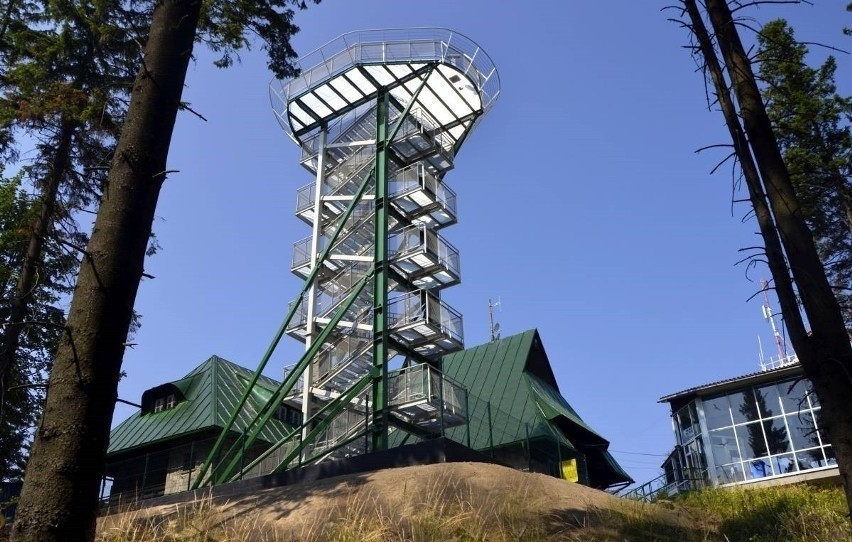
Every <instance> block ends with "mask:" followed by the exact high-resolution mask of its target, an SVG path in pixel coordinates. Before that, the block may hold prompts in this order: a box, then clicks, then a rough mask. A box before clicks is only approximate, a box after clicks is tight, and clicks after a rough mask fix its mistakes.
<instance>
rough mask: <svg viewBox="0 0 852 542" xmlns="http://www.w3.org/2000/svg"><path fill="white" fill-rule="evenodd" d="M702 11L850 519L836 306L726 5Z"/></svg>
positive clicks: (845, 377) (846, 369) (850, 381)
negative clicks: (783, 265)
mask: <svg viewBox="0 0 852 542" xmlns="http://www.w3.org/2000/svg"><path fill="white" fill-rule="evenodd" d="M706 6H707V12H708V14H709V16H710V21H711V23H712V26H713V30H714V33H715V35H716V37H717V42H718V45H719V49H720V51H721V52H722V56H723V58H724V60H725V65H726V66H727V70H728V74H729V75H730V77H731V81H732V83H733V90H734V93H735V95H736V97H737V102H738V103H739V106H740V110H739V114H740V117H741V118H742V120H743V126H744V129H745V134H746V136H747V137H748V143H749V146H750V149H751V153H752V154H753V156H754V159H755V162H756V164H757V168H758V171H759V173H760V177H761V178H762V179H763V186H764V187H765V193H766V197H767V199H768V201H769V205H770V208H771V212H772V215H773V217H774V221H775V225H776V228H777V231H778V235H779V236H780V240H781V244H782V247H783V249H784V252H785V254H786V256H787V262H788V263H789V268H790V272H791V273H792V276H793V279H794V281H795V284H796V287H797V290H798V294H799V297H800V299H801V306H802V308H803V309H804V311H805V315H806V316H807V319H808V322H809V323H810V326H811V331H810V333H803V332H802V330H801V329H795V328H794V329H790V339H791V342H792V343H793V347H794V349H795V350H796V354H797V355H798V357H799V361H800V363H801V365H802V368H803V369H804V372H805V375H806V376H807V377H808V378H809V379H810V380H811V382H812V383H813V386H814V391H816V394H817V395H818V396H819V399H820V403H821V405H822V414H823V418H824V420H825V423H826V429H827V430H828V432H829V433H830V437H831V444H832V447H833V449H834V452H835V454H836V456H837V462H838V466H839V467H840V473H841V477H842V478H843V482H844V488H845V491H846V497H847V502H848V504H849V507H850V512H852V486H851V485H850V483H849V482H850V479H849V475H850V473H852V408H849V407H848V406H847V404H848V403H847V401H848V397H849V396H850V394H852V346H850V343H849V336H848V334H847V331H846V326H845V325H844V321H843V316H842V312H841V308H840V305H839V303H838V301H837V298H836V297H835V296H834V292H833V291H832V288H831V285H830V284H829V281H828V278H827V277H826V273H825V268H824V267H823V265H822V262H821V261H820V258H819V254H818V252H817V249H816V245H815V243H814V240H813V236H812V234H811V232H810V230H809V228H808V226H807V224H806V222H805V219H804V216H803V213H802V212H801V210H800V208H799V202H798V199H797V198H796V196H795V192H794V188H793V184H792V182H791V181H790V176H789V173H788V171H787V167H786V165H785V163H784V160H783V158H782V155H781V151H780V149H779V147H778V143H777V141H776V139H775V135H774V132H773V131H772V124H771V123H770V121H769V117H768V116H767V114H766V107H765V105H764V103H763V99H762V97H761V94H760V90H759V89H758V86H757V82H756V79H755V76H754V72H753V71H752V68H751V61H750V60H749V58H748V56H747V54H746V52H745V49H744V47H743V45H742V42H741V41H740V38H739V35H738V33H737V30H736V27H735V25H734V21H733V17H732V14H731V11H730V8H729V7H728V4H727V2H726V1H725V0H707V2H706ZM773 275H774V273H773ZM777 286H778V285H777V284H776V287H777ZM779 299H780V296H779ZM782 307H783V306H782ZM784 316H785V319H786V318H789V317H790V314H788V313H785V314H784Z"/></svg>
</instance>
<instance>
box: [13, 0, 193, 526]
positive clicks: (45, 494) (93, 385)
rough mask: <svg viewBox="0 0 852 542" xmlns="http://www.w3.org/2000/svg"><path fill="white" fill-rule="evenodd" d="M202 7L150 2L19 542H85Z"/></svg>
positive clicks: (32, 463) (57, 366)
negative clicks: (150, 10) (149, 15)
mask: <svg viewBox="0 0 852 542" xmlns="http://www.w3.org/2000/svg"><path fill="white" fill-rule="evenodd" d="M200 9H201V0H160V1H158V2H157V3H156V6H155V7H154V12H153V18H152V23H151V31H150V34H149V37H148V41H147V44H146V46H145V56H144V62H143V65H142V67H141V69H140V71H139V73H138V74H137V77H136V81H135V83H134V87H133V93H132V96H131V103H130V107H129V110H128V113H127V119H126V122H125V125H124V128H123V130H122V134H121V138H120V139H119V142H118V145H117V148H116V153H115V157H114V159H113V162H112V166H111V169H110V174H109V184H108V188H107V191H106V193H105V194H104V198H103V201H102V203H101V206H100V210H99V212H98V216H97V219H96V221H95V225H94V229H93V231H92V235H91V238H90V241H89V244H88V247H87V254H86V257H85V258H84V261H83V264H82V266H81V269H80V274H79V276H78V278H77V286H76V289H75V291H74V297H73V299H72V302H71V309H70V312H69V315H68V320H67V332H66V333H65V334H64V335H63V338H62V340H61V342H60V345H59V350H58V352H57V355H56V358H55V360H54V362H53V370H52V372H51V377H50V383H49V388H48V392H47V399H46V402H45V408H44V415H43V418H42V423H41V426H40V427H39V430H38V432H37V433H36V438H35V442H34V444H33V448H32V453H31V455H30V460H29V463H28V465H27V471H26V475H25V478H24V479H25V482H24V488H23V492H22V494H21V499H20V503H19V505H18V510H17V516H16V521H15V524H14V526H13V529H12V540H14V541H16V542H22V541H26V542H48V541H50V542H60V541H63V542H64V541H77V540H80V541H91V540H93V538H94V531H95V518H96V513H97V506H98V500H97V499H98V487H99V484H100V480H101V477H102V476H103V472H104V458H105V455H106V449H107V445H108V440H109V430H110V425H111V423H112V413H113V409H114V407H115V400H116V397H117V388H118V379H119V373H120V371H121V361H122V357H123V354H124V348H125V344H124V343H125V341H126V338H127V332H128V329H129V326H130V321H131V317H132V312H133V305H134V302H135V298H136V292H137V290H138V287H139V281H140V279H141V276H142V272H143V262H144V258H145V250H146V247H147V243H148V240H149V237H150V234H151V224H152V222H153V218H154V211H155V207H156V204H157V198H158V196H159V192H160V188H161V186H162V183H163V181H164V179H165V175H166V173H165V169H166V159H167V156H168V149H169V143H170V141H171V136H172V130H173V128H174V123H175V118H176V116H177V111H178V108H179V105H180V98H181V92H182V90H183V85H184V79H185V77H186V70H187V67H188V63H189V59H190V55H191V53H192V45H193V41H194V38H195V32H196V27H197V25H198V18H199V12H200Z"/></svg>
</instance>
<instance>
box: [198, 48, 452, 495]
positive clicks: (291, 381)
mask: <svg viewBox="0 0 852 542" xmlns="http://www.w3.org/2000/svg"><path fill="white" fill-rule="evenodd" d="M435 67H436V64H430V65H429V66H427V67H425V69H421V70H418V71H417V73H416V75H415V77H420V78H421V81H420V84H419V85H418V87H417V90H416V91H415V92H414V94H413V95H412V98H411V100H410V101H409V103H408V105H407V106H406V108H405V110H404V111H403V113H402V115H401V116H400V118H399V120H398V121H397V122H396V123H395V125H394V127H393V128H392V129H391V131H390V133H389V134H388V135H387V136H385V135H384V134H383V137H381V138H377V139H378V141H377V144H378V145H380V146H381V147H382V149H383V151H384V152H385V153H386V152H387V147H389V146H390V145H391V143H392V142H393V140H394V138H395V137H396V135H397V133H398V132H399V130H400V128H401V127H402V123H403V121H404V120H405V118H406V117H407V116H408V114H409V113H410V111H411V107H412V106H413V105H414V103H415V102H416V100H417V98H418V96H419V95H420V92H421V91H422V90H423V88H424V87H425V86H426V81H427V80H428V78H429V75H431V73H432V71H433V70H434V69H435ZM384 95H385V96H386V97H387V96H388V94H387V93H384ZM385 102H386V100H385ZM379 108H380V109H381V108H382V104H381V99H380V103H379ZM384 113H385V120H384V123H383V124H384V129H385V130H386V129H387V126H386V125H387V103H385V106H384ZM377 155H378V149H377ZM378 163H379V161H378V159H377V160H376V161H375V162H374V164H373V167H372V168H371V170H370V172H369V173H368V174H367V175H365V176H364V178H363V180H362V182H361V184H360V186H359V188H358V190H357V191H356V192H355V194H354V195H353V197H352V201H351V202H350V203H349V205H348V206H347V208H346V210H345V211H344V213H343V214H342V215H341V216H340V217H339V218H338V220H337V224H336V227H335V229H334V233H333V234H332V236H331V238H330V239H329V242H328V244H327V245H326V248H325V249H324V250H323V252H322V254H321V255H320V256H319V257H318V259H317V263H316V265H315V266H314V267H313V268H312V269H311V272H310V274H309V275H308V277H307V279H306V280H305V283H304V284H303V286H302V290H301V291H300V292H299V294H298V296H296V302H294V303H293V306H292V307H291V308H290V310H289V311H288V313H287V316H286V317H285V319H284V322H282V324H281V326H280V327H279V329H278V331H277V332H276V334H275V337H274V338H273V340H272V343H271V344H270V345H269V347H268V348H267V350H266V352H265V353H264V356H263V358H262V359H261V362H260V364H259V365H258V368H257V370H256V371H255V373H254V375H252V378H251V380H250V381H249V383H248V385H247V386H246V390H245V392H244V393H243V396H242V397H241V398H240V401H239V402H238V404H237V406H236V407H235V409H234V412H233V413H232V414H231V417H230V418H229V420H228V422H227V423H226V424H225V427H224V428H223V429H222V432H221V433H220V435H219V437H218V439H217V440H216V443H215V444H214V445H213V448H212V449H211V451H210V454H209V455H208V457H207V459H206V460H205V462H204V464H203V465H202V466H201V469H200V470H199V472H198V475H197V476H196V478H195V482H194V483H193V484H192V487H193V489H195V488H198V487H199V486H200V485H201V484H202V483H203V480H204V477H205V476H206V475H207V472H208V471H209V469H210V467H211V465H212V463H213V460H214V458H215V457H216V455H217V454H218V453H219V451H220V450H221V448H222V445H223V444H224V441H225V438H226V437H227V434H228V433H229V431H230V430H231V429H232V428H233V425H234V423H235V421H236V419H237V417H238V416H239V413H240V412H241V411H242V409H243V408H244V406H245V403H246V401H247V400H248V397H249V396H250V395H251V391H252V389H253V388H254V386H255V385H256V383H257V380H258V379H259V378H260V375H261V373H262V372H263V370H264V369H265V368H266V365H267V363H268V362H269V359H270V358H271V357H272V354H273V352H274V351H275V349H276V348H277V346H278V343H279V342H280V340H281V338H282V337H283V336H284V333H285V332H286V329H287V326H289V325H290V322H291V321H292V319H293V317H294V316H295V314H296V311H297V310H298V307H299V301H298V300H300V299H302V298H303V297H304V295H305V293H306V292H307V291H308V290H309V289H310V288H311V286H312V285H313V283H314V281H315V280H316V277H317V275H318V273H319V270H320V269H321V267H322V264H323V263H324V262H325V260H326V259H327V257H328V255H329V253H330V252H331V250H332V248H333V247H334V244H335V242H336V241H337V239H338V237H339V236H340V233H341V232H342V231H343V226H344V225H345V224H346V222H347V221H348V220H349V218H350V217H351V215H352V213H353V212H354V209H355V207H356V205H357V204H358V202H359V201H360V200H361V199H362V197H363V195H364V192H365V191H366V188H367V186H368V185H369V180H370V178H371V177H372V176H373V174H374V172H376V171H377V166H378ZM382 171H383V175H382V177H383V179H382V182H381V183H379V182H378V179H377V183H376V185H377V191H378V186H379V184H381V185H382V187H383V193H384V195H383V209H384V214H385V216H384V223H385V227H384V230H385V235H384V236H383V240H384V242H383V246H384V253H385V257H384V258H383V261H384V262H385V264H384V265H385V267H387V257H386V255H387V214H386V213H387V201H386V199H387V198H386V196H387V156H386V154H385V156H384V167H383V170H382ZM317 197H319V195H318V196H317ZM378 199H379V195H378V193H377V194H376V200H377V201H378ZM377 209H378V205H377ZM315 219H316V220H318V219H319V217H315ZM377 219H378V216H377ZM377 222H378V220H377ZM374 260H375V259H374ZM368 275H369V274H368ZM383 276H384V279H383V281H382V282H384V284H385V287H384V288H382V289H381V290H374V292H377V291H381V292H384V294H383V298H384V302H383V307H384V305H386V304H387V287H386V283H387V270H385V272H384V273H383ZM363 286H364V284H362V285H361V288H363ZM353 300H354V298H353ZM348 305H351V302H350V303H347V306H346V307H345V308H343V309H342V311H339V314H340V315H341V317H342V314H343V313H344V312H345V311H346V309H348ZM384 320H385V321H386V318H385V319H384ZM338 321H339V320H338ZM335 325H336V324H335ZM384 327H385V326H382V328H383V329H384ZM332 328H333V326H331V325H329V326H327V327H326V329H328V330H330V329H332ZM375 329H376V328H375V326H374V330H375ZM324 331H325V330H324ZM383 333H384V334H385V335H386V331H383ZM322 335H323V334H321V336H322ZM324 340H325V337H323V339H322V340H320V338H319V337H318V338H317V340H316V341H314V343H313V345H312V346H317V349H318V347H319V346H321V345H322V344H323V342H324ZM383 345H384V350H385V352H384V356H383V357H384V358H385V363H384V364H383V365H384V381H385V385H386V381H387V360H386V358H387V344H386V341H385V342H383ZM311 350H314V349H313V348H311V349H309V350H308V351H307V352H306V353H305V355H304V356H302V359H301V360H300V362H299V363H298V364H297V365H296V367H294V369H293V370H292V371H291V372H290V375H288V378H287V379H285V381H284V382H283V383H282V384H281V386H280V387H279V389H278V391H279V392H278V393H276V394H275V396H274V397H273V399H272V400H271V401H269V402H268V403H267V404H266V405H265V406H264V408H263V409H262V410H261V412H259V413H258V415H257V416H256V417H255V418H254V420H252V422H251V423H250V424H249V425H248V426H247V427H246V428H245V431H246V432H247V431H248V430H249V429H250V428H252V427H254V426H255V424H258V421H260V423H259V424H258V425H257V426H256V427H254V429H253V431H252V433H251V434H250V435H249V436H248V437H245V435H246V433H245V432H244V433H243V434H242V435H241V437H240V440H242V439H243V438H245V440H247V441H248V443H247V444H246V442H245V441H243V442H240V440H238V441H237V442H235V443H234V445H233V446H232V447H231V449H230V450H228V452H227V453H226V454H225V455H224V457H225V458H227V457H228V456H230V455H231V454H232V453H233V451H234V450H235V449H237V448H238V447H243V448H246V447H248V446H250V445H251V444H252V443H253V442H254V440H256V438H257V435H258V434H259V432H260V431H261V430H262V428H263V426H264V424H265V423H266V422H267V421H268V420H269V418H271V417H272V414H273V413H274V411H275V408H277V406H278V403H280V400H281V399H283V398H284V397H286V395H287V394H288V393H289V392H290V391H291V390H292V387H293V386H294V385H295V382H296V381H297V380H298V378H299V377H301V375H302V373H304V370H305V368H306V367H307V365H308V363H310V361H311V360H312V359H313V356H314V355H316V351H314V352H313V354H312V355H311V356H310V357H308V356H307V354H308V352H311ZM374 359H375V357H374ZM285 388H286V389H285ZM279 397H280V398H279ZM374 405H375V400H374ZM385 427H387V424H385ZM384 433H385V439H384V441H385V446H384V447H386V443H387V430H386V429H385V431H384ZM300 448H301V446H300ZM238 461H239V457H237V458H234V460H232V461H231V464H229V466H228V468H226V470H225V472H224V473H223V474H222V475H221V476H220V477H219V478H217V481H214V483H219V480H222V479H224V478H227V475H228V474H230V472H231V471H232V470H233V467H234V466H235V464H236V463H237V462H238Z"/></svg>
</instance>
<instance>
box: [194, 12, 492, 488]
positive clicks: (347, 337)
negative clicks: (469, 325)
mask: <svg viewBox="0 0 852 542" xmlns="http://www.w3.org/2000/svg"><path fill="white" fill-rule="evenodd" d="M299 64H300V68H301V74H300V75H299V76H298V77H295V78H293V79H290V80H287V81H276V82H273V84H272V86H271V90H270V95H271V99H272V104H273V109H274V111H275V115H276V117H277V118H278V121H279V122H280V123H281V126H282V127H283V128H284V130H285V131H286V132H287V134H288V135H289V136H290V138H291V139H292V140H293V141H294V142H295V143H296V144H298V145H299V147H300V149H301V164H302V166H304V168H305V169H306V170H307V171H308V172H310V174H311V176H312V177H313V180H312V181H311V182H309V183H308V184H305V185H304V186H302V187H301V188H299V189H298V190H297V198H296V209H295V212H296V215H297V216H298V217H299V218H300V219H301V220H302V221H304V222H305V224H306V225H307V226H308V228H307V229H306V234H307V235H306V236H305V237H304V238H303V239H300V240H298V241H296V242H295V244H294V245H293V261H292V272H293V273H294V274H296V275H297V276H299V277H301V278H303V279H304V281H305V282H304V285H303V287H302V289H301V292H300V293H299V295H298V296H297V298H296V299H295V300H294V301H293V302H292V303H291V304H290V306H289V310H288V315H287V317H286V318H285V321H284V323H283V324H282V326H281V329H280V330H279V333H278V335H277V336H276V338H275V339H274V341H273V344H272V345H271V346H270V349H269V350H268V351H267V354H266V355H265V356H264V359H263V360H262V362H261V364H260V367H259V368H258V370H257V372H256V373H255V380H254V381H253V382H251V383H250V385H248V386H247V389H246V393H245V395H244V397H243V400H242V401H241V402H240V407H239V408H238V409H237V410H238V412H234V413H232V417H231V421H230V422H229V424H228V427H227V428H226V430H225V431H223V433H222V436H221V437H220V439H219V441H218V442H217V443H216V446H215V447H214V450H213V452H212V453H211V455H210V458H208V462H207V463H206V464H205V466H204V468H203V471H202V473H201V474H200V475H199V477H198V479H197V481H196V486H197V485H199V484H200V483H202V482H205V481H213V482H214V483H221V482H225V481H229V480H233V479H236V478H239V477H242V476H247V475H252V474H268V473H270V472H276V471H280V470H283V469H287V468H289V467H291V466H294V465H295V464H300V465H301V464H305V463H309V462H316V461H324V460H327V459H333V458H335V457H348V456H352V455H357V454H361V453H365V452H369V451H377V450H382V449H385V448H387V447H389V446H392V445H395V444H401V443H403V442H406V441H408V440H409V437H411V436H412V435H413V436H414V437H415V438H428V437H430V436H435V435H437V434H440V432H441V431H443V429H444V428H447V427H453V426H457V425H461V424H464V423H466V422H467V404H466V403H467V392H466V390H465V389H464V388H462V387H461V386H458V385H457V384H455V383H453V382H451V381H449V380H448V379H447V378H445V377H443V375H442V374H441V372H440V360H441V356H443V355H444V354H447V353H450V352H454V351H457V350H460V349H462V348H463V346H464V335H463V331H462V316H461V314H459V312H458V311H456V310H455V309H453V308H452V307H451V306H450V305H449V304H448V303H446V302H445V301H444V299H443V298H442V294H443V292H444V290H445V289H446V288H449V287H451V286H454V285H456V284H458V283H459V282H460V281H461V266H460V257H459V251H458V250H457V249H456V248H455V247H454V246H453V245H452V244H451V243H450V241H449V240H448V239H447V237H445V232H446V231H447V228H448V227H449V226H451V225H453V224H454V223H455V222H456V220H457V215H456V194H455V192H454V191H453V190H452V188H450V185H449V184H448V183H447V174H448V172H449V171H450V170H452V168H453V163H454V159H455V156H456V154H457V153H458V152H459V150H460V148H461V146H462V144H463V143H464V141H465V140H466V138H467V137H468V135H469V134H470V133H471V131H472V130H473V128H474V127H475V126H476V125H477V123H478V122H479V120H480V119H481V118H482V117H483V115H484V114H485V113H487V112H488V111H489V110H490V108H491V107H492V106H493V105H494V103H495V101H496V99H497V97H498V95H499V92H500V83H499V77H498V75H497V71H496V69H495V67H494V64H493V63H492V61H491V59H490V58H489V57H488V55H487V54H486V53H485V52H484V51H483V50H482V49H481V48H480V47H479V46H478V45H476V44H475V43H474V42H473V41H471V40H470V39H468V38H467V37H465V36H464V35H462V34H459V33H457V32H454V31H451V30H447V29H440V28H418V29H404V30H369V31H358V32H352V33H348V34H344V35H342V36H340V37H338V38H336V39H334V40H332V41H330V42H328V43H327V44H325V45H323V46H322V47H320V48H319V49H317V50H315V51H314V52H312V53H310V54H308V55H305V56H304V57H303V58H302V59H301V61H300V63H299ZM284 333H286V334H288V335H290V336H291V337H294V338H296V339H298V340H299V341H301V342H303V343H304V344H305V353H304V355H303V356H302V357H301V359H300V360H299V361H298V362H297V363H296V364H294V365H292V366H290V367H288V368H287V369H286V370H285V377H284V381H283V383H282V384H281V386H280V387H279V389H278V390H277V392H276V393H275V394H273V396H272V397H270V398H269V400H268V402H267V404H266V407H265V408H264V409H262V410H261V411H260V412H257V413H254V412H252V413H250V414H251V415H252V416H253V418H252V421H251V422H250V423H249V422H245V423H243V422H241V421H240V420H242V418H241V417H245V416H248V414H249V413H246V412H245V410H246V398H247V397H248V395H249V394H250V393H251V392H252V388H253V386H254V383H255V382H256V380H257V378H258V375H259V374H260V373H261V371H263V369H264V367H265V365H266V362H267V361H268V360H269V357H270V355H271V353H272V351H273V350H274V348H275V346H276V345H277V343H278V340H279V339H280V338H281V337H282V336H283V334H284ZM392 360H395V361H394V362H393V366H394V367H399V368H397V369H394V370H392V369H391V361H392ZM275 417H277V418H279V419H281V420H285V421H287V422H288V424H289V425H291V426H293V427H295V429H294V430H293V431H291V432H290V433H288V434H286V435H282V438H281V440H280V441H279V442H278V443H276V444H274V445H273V446H271V447H269V448H268V449H267V450H265V451H263V452H262V453H260V454H259V455H257V456H256V457H247V455H246V450H249V449H252V445H253V444H254V443H255V441H256V439H257V436H258V434H259V433H260V431H261V430H262V428H263V426H264V425H265V424H267V422H268V421H269V420H270V419H272V418H275ZM237 427H239V428H240V429H239V431H241V433H240V434H241V436H240V437H239V439H237V441H236V442H226V441H228V438H227V437H226V433H228V431H229V430H231V429H233V428H237ZM211 467H212V469H210V468H211ZM208 469H210V471H209V473H208ZM205 476H206V478H205Z"/></svg>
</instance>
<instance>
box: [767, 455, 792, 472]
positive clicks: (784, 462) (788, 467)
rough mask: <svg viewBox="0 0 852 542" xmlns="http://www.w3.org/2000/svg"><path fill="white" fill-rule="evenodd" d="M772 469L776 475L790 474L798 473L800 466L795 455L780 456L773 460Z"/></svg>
mask: <svg viewBox="0 0 852 542" xmlns="http://www.w3.org/2000/svg"><path fill="white" fill-rule="evenodd" d="M772 469H773V470H774V471H775V474H789V473H791V472H796V471H798V470H799V469H798V465H796V460H795V458H794V457H793V454H785V455H778V456H775V457H773V458H772Z"/></svg>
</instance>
